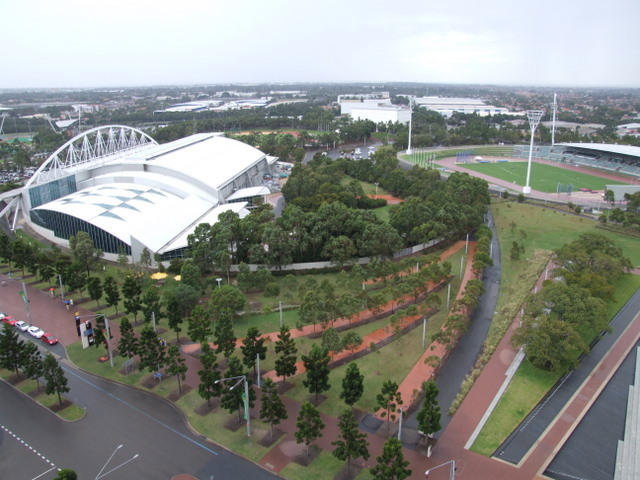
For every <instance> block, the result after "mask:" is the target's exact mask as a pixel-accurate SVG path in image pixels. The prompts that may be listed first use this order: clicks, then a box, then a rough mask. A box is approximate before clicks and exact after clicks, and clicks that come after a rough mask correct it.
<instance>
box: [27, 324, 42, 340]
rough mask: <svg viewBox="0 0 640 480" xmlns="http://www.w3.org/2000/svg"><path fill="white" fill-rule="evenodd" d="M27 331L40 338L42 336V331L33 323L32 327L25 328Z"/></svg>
mask: <svg viewBox="0 0 640 480" xmlns="http://www.w3.org/2000/svg"><path fill="white" fill-rule="evenodd" d="M27 333H28V334H29V335H31V336H32V337H36V338H42V336H43V335H44V331H43V330H41V329H40V327H36V326H35V325H34V326H33V327H29V328H27Z"/></svg>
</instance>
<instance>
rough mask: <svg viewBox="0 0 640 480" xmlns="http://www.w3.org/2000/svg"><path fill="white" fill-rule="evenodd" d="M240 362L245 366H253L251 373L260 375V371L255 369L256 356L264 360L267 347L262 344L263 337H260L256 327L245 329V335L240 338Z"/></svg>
mask: <svg viewBox="0 0 640 480" xmlns="http://www.w3.org/2000/svg"><path fill="white" fill-rule="evenodd" d="M240 350H241V351H242V363H244V365H245V367H247V368H253V374H254V375H255V376H256V378H257V376H258V375H260V372H258V371H256V358H260V360H264V359H265V358H267V347H266V345H265V344H264V338H260V330H258V327H249V329H248V330H247V336H246V337H245V338H244V339H243V340H242V346H241V347H240Z"/></svg>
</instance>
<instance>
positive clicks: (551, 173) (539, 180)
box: [461, 162, 625, 193]
mask: <svg viewBox="0 0 640 480" xmlns="http://www.w3.org/2000/svg"><path fill="white" fill-rule="evenodd" d="M461 166H463V167H464V168H468V169H469V170H473V171H474V172H478V173H483V174H485V175H489V176H491V177H495V178H499V179H500V180H506V181H508V182H511V183H514V184H516V185H520V186H524V184H525V182H526V179H527V162H508V163H468V164H464V165H461ZM559 183H561V184H562V186H563V187H564V188H565V189H566V188H567V185H573V187H572V190H573V191H574V192H575V191H576V190H579V189H580V188H590V189H591V190H604V186H605V185H624V184H625V183H624V182H616V181H613V180H608V179H606V178H600V177H595V176H593V175H587V174H586V173H580V172H577V171H573V170H566V169H564V168H558V167H553V166H551V165H545V164H541V163H533V164H532V165H531V188H532V189H534V190H538V191H539V192H547V193H556V192H557V189H558V184H559Z"/></svg>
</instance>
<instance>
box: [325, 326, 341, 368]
mask: <svg viewBox="0 0 640 480" xmlns="http://www.w3.org/2000/svg"><path fill="white" fill-rule="evenodd" d="M321 343H322V346H323V347H324V348H326V349H327V350H328V351H330V352H331V359H332V360H333V355H335V354H336V353H340V352H341V351H342V349H343V346H342V341H341V339H340V335H339V334H338V332H336V330H335V328H333V327H329V328H327V329H326V330H325V331H324V332H322V342H321Z"/></svg>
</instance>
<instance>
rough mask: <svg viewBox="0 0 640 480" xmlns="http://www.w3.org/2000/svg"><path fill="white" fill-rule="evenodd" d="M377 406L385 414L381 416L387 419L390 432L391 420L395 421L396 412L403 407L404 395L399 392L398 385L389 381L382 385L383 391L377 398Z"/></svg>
mask: <svg viewBox="0 0 640 480" xmlns="http://www.w3.org/2000/svg"><path fill="white" fill-rule="evenodd" d="M376 402H377V403H376V405H377V406H378V407H380V408H382V409H384V412H382V413H381V414H380V416H381V417H386V418H387V430H389V420H395V419H396V416H395V412H396V410H397V409H398V407H400V406H401V405H402V403H403V402H402V395H400V391H399V390H398V384H397V383H396V382H393V381H391V380H387V381H386V382H384V383H383V384H382V390H381V391H380V393H379V394H378V395H377V396H376Z"/></svg>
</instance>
